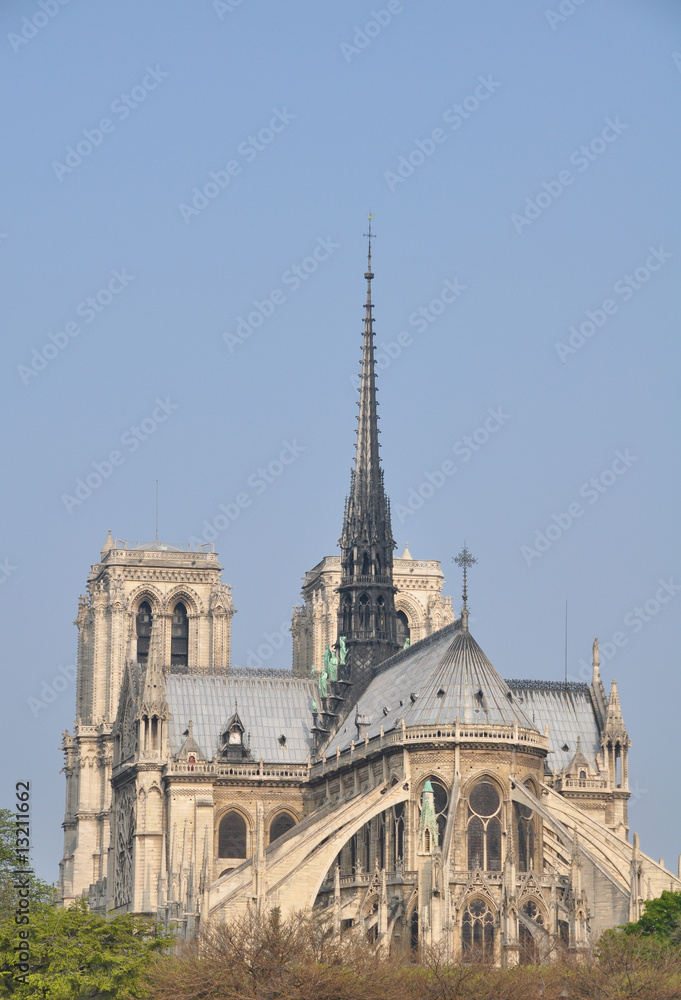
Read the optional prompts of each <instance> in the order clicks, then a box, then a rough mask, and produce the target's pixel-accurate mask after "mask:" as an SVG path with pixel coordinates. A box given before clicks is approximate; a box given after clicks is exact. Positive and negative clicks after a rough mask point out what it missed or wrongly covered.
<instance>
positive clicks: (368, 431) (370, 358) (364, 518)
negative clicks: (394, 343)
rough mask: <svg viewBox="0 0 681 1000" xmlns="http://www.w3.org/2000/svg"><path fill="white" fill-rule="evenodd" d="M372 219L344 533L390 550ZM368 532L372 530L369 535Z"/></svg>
mask: <svg viewBox="0 0 681 1000" xmlns="http://www.w3.org/2000/svg"><path fill="white" fill-rule="evenodd" d="M372 218H373V216H371V215H370V216H369V232H368V233H365V234H364V235H365V236H366V237H367V239H368V244H369V246H368V254H367V269H366V271H365V273H364V277H365V278H366V280H367V297H366V302H365V304H364V334H363V342H362V369H361V376H360V386H359V404H358V406H359V414H358V417H357V442H356V444H355V464H354V469H353V472H352V475H351V480H350V495H349V497H348V501H347V511H346V517H345V525H344V530H343V539H342V540H341V545H342V544H343V540H349V539H350V537H351V535H352V534H354V532H353V531H352V528H353V527H354V528H355V530H356V529H357V528H360V526H361V527H362V528H364V529H365V537H367V538H368V539H371V538H372V537H373V536H374V535H376V534H380V535H382V536H383V537H382V538H381V541H385V542H388V544H389V545H390V549H391V551H392V549H394V548H395V542H394V540H393V537H392V530H391V525H390V510H389V505H388V503H387V500H386V496H385V491H384V486H383V471H382V469H381V463H380V455H379V451H380V448H379V443H378V401H377V399H376V393H377V391H378V390H377V387H376V359H375V356H374V351H375V343H374V316H373V308H374V307H373V304H372V301H371V281H372V279H373V277H374V274H373V271H372V270H371V241H372V239H375V233H373V232H372V229H371V220H372ZM367 529H369V531H368V534H367Z"/></svg>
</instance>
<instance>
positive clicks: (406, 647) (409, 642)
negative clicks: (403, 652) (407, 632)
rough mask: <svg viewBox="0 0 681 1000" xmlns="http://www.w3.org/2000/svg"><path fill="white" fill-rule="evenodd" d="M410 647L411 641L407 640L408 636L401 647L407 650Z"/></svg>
mask: <svg viewBox="0 0 681 1000" xmlns="http://www.w3.org/2000/svg"><path fill="white" fill-rule="evenodd" d="M410 646H411V640H410V639H409V636H407V638H406V639H405V640H404V646H403V647H402V649H409V647H410Z"/></svg>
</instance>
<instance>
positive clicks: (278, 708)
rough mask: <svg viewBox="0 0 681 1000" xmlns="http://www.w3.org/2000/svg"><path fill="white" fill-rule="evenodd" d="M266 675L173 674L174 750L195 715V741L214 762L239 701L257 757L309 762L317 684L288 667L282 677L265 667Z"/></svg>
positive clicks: (169, 681)
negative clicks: (214, 756)
mask: <svg viewBox="0 0 681 1000" xmlns="http://www.w3.org/2000/svg"><path fill="white" fill-rule="evenodd" d="M260 674H261V675H262V676H260V675H259V673H258V671H249V672H248V673H247V674H240V673H238V672H237V671H234V672H232V673H230V674H229V675H227V676H225V675H207V674H176V673H169V674H167V675H166V678H165V685H166V701H167V703H168V708H169V709H170V713H171V717H170V722H169V740H170V749H171V752H172V753H173V754H176V753H178V752H179V750H180V748H181V747H182V744H183V742H184V739H185V737H184V736H183V735H182V734H183V733H184V732H185V730H186V729H187V724H188V722H189V720H190V719H191V720H192V722H193V736H194V739H195V740H196V742H197V743H198V744H199V747H200V748H201V752H202V754H203V756H204V757H206V758H207V759H208V760H211V759H212V757H213V755H214V754H215V753H216V752H217V750H218V746H219V741H220V736H221V734H222V733H223V732H224V729H225V725H226V723H227V722H228V720H229V719H230V718H231V717H232V715H233V714H234V711H235V705H237V706H238V711H239V717H240V719H241V721H242V722H243V725H244V728H245V730H246V733H250V734H251V755H252V757H253V759H254V760H256V761H257V760H259V759H260V758H261V757H262V758H263V759H264V760H265V761H268V762H269V763H279V762H281V763H294V762H295V763H305V761H306V760H307V757H308V755H309V753H310V751H311V748H312V734H311V733H310V726H311V725H312V710H311V700H312V698H313V697H315V695H316V684H315V683H314V681H311V680H306V679H303V678H298V677H295V678H294V677H293V676H292V675H291V674H290V673H287V672H284V671H282V672H281V676H276V677H272V676H267V675H266V673H265V671H261V672H260ZM280 736H285V737H286V746H282V745H281V744H280V742H279V737H280Z"/></svg>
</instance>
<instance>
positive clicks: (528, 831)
mask: <svg viewBox="0 0 681 1000" xmlns="http://www.w3.org/2000/svg"><path fill="white" fill-rule="evenodd" d="M515 815H516V826H517V831H518V871H520V872H526V871H529V870H530V869H531V868H534V866H535V856H534V849H535V836H534V813H533V812H532V810H531V809H530V807H529V806H525V805H521V804H520V803H516V806H515Z"/></svg>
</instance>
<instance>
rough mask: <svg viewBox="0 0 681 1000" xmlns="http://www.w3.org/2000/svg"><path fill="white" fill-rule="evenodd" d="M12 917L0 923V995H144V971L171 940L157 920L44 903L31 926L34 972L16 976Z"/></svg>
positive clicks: (47, 998) (76, 999)
mask: <svg viewBox="0 0 681 1000" xmlns="http://www.w3.org/2000/svg"><path fill="white" fill-rule="evenodd" d="M18 930H20V928H18V927H16V925H15V924H14V920H13V919H8V920H5V921H3V922H2V924H0V995H2V996H7V997H14V998H16V1000H24V998H29V997H31V998H37V997H41V998H43V1000H86V998H87V1000H90V998H92V1000H94V998H97V1000H100V998H101V1000H123V998H128V997H141V996H144V995H145V993H144V990H143V988H142V987H141V985H140V980H141V976H142V973H143V972H144V971H145V970H146V968H147V967H148V966H149V965H150V963H151V960H152V957H153V956H154V955H155V954H156V953H157V952H159V951H161V950H162V949H164V948H167V947H168V946H169V945H170V944H171V943H172V938H170V937H168V936H167V935H165V934H163V933H161V932H160V930H159V928H158V927H157V925H155V924H154V923H153V921H151V920H149V919H147V918H144V917H136V916H132V915H125V916H119V917H114V918H112V919H107V918H105V917H102V916H100V915H99V914H96V913H91V912H90V911H89V910H88V907H87V903H86V902H85V900H82V901H80V902H78V903H75V904H74V905H73V906H69V907H67V908H65V909H61V908H59V907H56V906H42V907H40V908H39V909H37V910H36V911H35V912H32V914H31V921H30V925H29V948H30V963H29V964H30V972H29V973H28V975H27V977H26V978H27V982H25V983H23V982H21V981H19V980H18V979H17V966H16V964H15V952H14V949H15V946H16V945H17V943H18V939H17V931H18Z"/></svg>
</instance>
